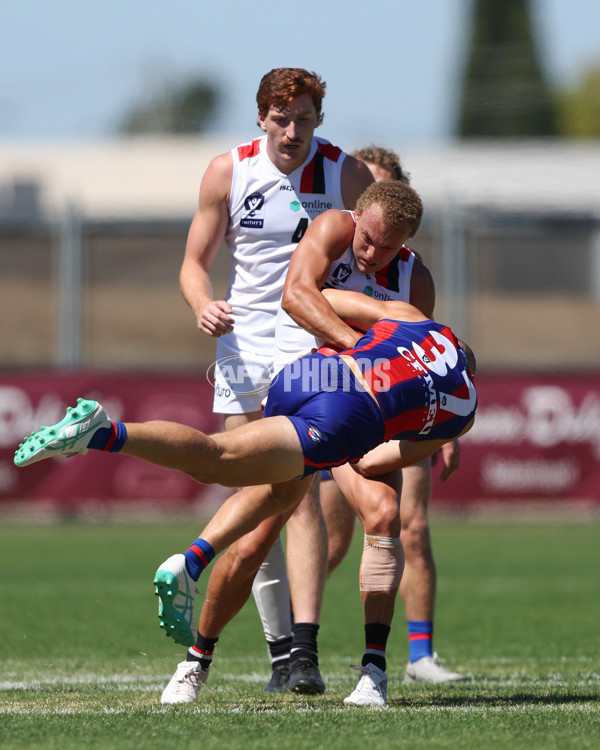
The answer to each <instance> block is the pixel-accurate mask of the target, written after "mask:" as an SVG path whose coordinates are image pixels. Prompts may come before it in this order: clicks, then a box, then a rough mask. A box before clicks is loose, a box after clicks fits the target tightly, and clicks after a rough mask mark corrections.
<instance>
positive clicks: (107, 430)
mask: <svg viewBox="0 0 600 750" xmlns="http://www.w3.org/2000/svg"><path fill="white" fill-rule="evenodd" d="M126 440H127V428H126V427H125V425H124V424H123V422H111V423H110V427H100V429H99V430H96V432H95V433H94V434H93V435H92V439H91V440H90V442H89V443H88V448H91V449H92V450H96V451H108V452H109V453H118V452H119V451H120V450H121V448H122V447H123V446H124V445H125V441H126Z"/></svg>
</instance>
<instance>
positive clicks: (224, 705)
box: [0, 519, 600, 750]
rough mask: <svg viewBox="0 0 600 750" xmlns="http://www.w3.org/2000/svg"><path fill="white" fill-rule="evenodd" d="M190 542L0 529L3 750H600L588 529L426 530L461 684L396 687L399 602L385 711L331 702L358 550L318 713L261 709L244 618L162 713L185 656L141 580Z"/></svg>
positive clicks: (400, 661)
mask: <svg viewBox="0 0 600 750" xmlns="http://www.w3.org/2000/svg"><path fill="white" fill-rule="evenodd" d="M200 526H201V524H200V522H197V523H194V524H193V525H190V524H184V523H179V524H163V525H157V524H153V525H150V524H142V523H140V524H138V525H134V524H128V525H118V524H115V525H100V524H80V523H63V524H58V525H48V526H39V525H30V526H24V525H6V524H4V525H3V526H2V528H1V529H0V549H1V555H2V561H3V565H2V574H1V580H2V583H1V586H0V591H1V592H2V599H1V603H2V617H1V620H0V665H1V672H0V746H1V747H2V748H4V749H6V750H8V749H9V748H34V747H35V748H60V749H61V750H71V749H72V748H138V749H140V750H146V748H163V749H164V750H170V748H184V747H198V748H202V750H213V749H214V748H248V749H253V748H257V749H259V748H260V750H270V749H271V748H276V749H277V750H282V749H283V748H285V749H286V750H287V748H290V749H292V750H294V749H295V748H323V747H327V748H328V749H329V750H338V749H339V750H342V749H343V750H353V749H354V748H357V749H358V748H360V749H361V750H365V749H368V748H370V747H373V748H405V747H406V748H409V747H410V748H413V749H414V748H450V747H451V748H457V747H459V748H467V749H468V750H471V749H476V748H486V749H490V748H507V749H508V748H510V749H511V750H512V749H513V748H528V750H532V749H533V748H544V749H547V748H557V749H558V748H560V749H561V750H562V749H563V748H599V747H600V525H599V524H598V522H590V521H588V522H587V523H583V522H580V523H576V522H569V523H558V522H547V523H533V522H527V523H522V524H517V523H508V522H505V523H492V522H490V521H482V520H458V519H453V520H452V519H434V521H433V524H432V526H433V534H434V548H435V551H436V558H437V563H438V570H439V584H438V589H439V591H438V611H437V618H436V636H435V648H436V650H438V651H439V653H440V655H441V656H442V657H443V658H444V659H445V660H446V662H447V664H448V666H450V667H452V668H457V669H460V670H464V671H465V672H467V673H469V674H470V675H471V676H472V680H470V681H469V682H468V683H466V684H459V685H454V686H443V687H436V686H422V687H421V686H405V685H403V684H402V682H401V678H402V673H403V670H404V666H405V662H406V656H407V646H406V634H405V631H406V625H405V618H404V611H403V608H402V605H401V602H400V601H399V604H398V609H397V616H396V623H395V627H394V628H393V630H392V635H391V637H390V641H389V644H388V676H389V687H388V707H387V709H386V710H380V711H376V710H372V709H367V710H363V709H356V708H352V709H351V708H346V707H344V705H343V702H342V701H343V698H344V697H345V696H346V695H347V694H348V693H349V692H350V691H351V690H352V688H353V687H354V684H355V682H356V674H357V673H356V672H355V671H354V670H350V669H348V665H349V664H350V663H353V664H359V663H360V658H361V655H362V648H363V622H362V614H361V607H360V599H359V595H358V591H357V583H356V579H357V566H358V558H359V554H360V553H359V541H360V540H359V534H358V533H357V534H355V540H354V541H355V543H354V545H353V548H352V554H351V555H350V556H349V557H348V558H347V560H346V561H345V562H344V564H343V566H342V567H341V568H340V569H339V570H338V571H336V573H335V574H334V576H333V577H332V578H331V580H330V581H329V583H328V588H327V592H326V602H325V609H324V613H323V619H322V625H321V633H320V660H321V669H322V672H323V676H324V678H325V680H326V683H327V691H326V693H325V695H324V696H315V697H312V696H310V697H306V696H305V697H301V696H296V695H279V696H272V695H267V694H265V693H263V691H262V688H263V685H264V684H265V682H266V680H267V679H268V674H269V667H268V663H267V659H266V648H265V645H264V642H263V639H262V634H261V632H260V626H259V622H258V616H257V614H256V610H255V608H254V604H253V603H252V602H250V603H249V604H248V605H247V606H246V607H245V608H244V610H243V611H242V613H241V614H240V615H239V616H238V618H236V620H235V621H234V622H233V623H232V624H231V625H230V626H229V628H228V629H227V630H226V631H225V633H224V634H223V635H222V637H221V640H220V641H219V645H218V647H217V651H216V656H215V661H214V664H213V667H212V668H211V676H210V678H209V682H208V683H207V685H206V687H205V689H204V690H203V692H202V693H201V696H200V701H199V703H198V704H196V705H192V706H161V705H160V703H159V696H160V692H161V690H162V688H163V687H164V685H165V684H166V682H167V681H168V679H169V677H170V676H171V674H172V672H173V671H174V668H175V665H176V663H177V662H178V661H179V660H180V659H181V658H182V657H183V655H184V654H183V650H182V649H181V648H180V647H177V646H174V645H173V644H172V642H171V641H169V640H168V639H166V638H165V637H164V636H163V635H162V634H161V632H160V630H159V628H158V619H157V617H156V606H157V600H156V598H155V597H154V596H153V588H152V584H151V581H152V576H153V574H154V570H155V569H156V567H157V566H158V564H159V563H161V562H162V560H163V559H164V558H166V557H167V556H168V555H169V554H171V553H172V552H175V551H180V550H183V549H184V548H185V546H187V543H188V542H190V541H191V540H192V539H193V538H194V536H195V532H196V531H197V530H199V528H200ZM200 583H201V584H202V579H201V581H200ZM201 588H202V586H201Z"/></svg>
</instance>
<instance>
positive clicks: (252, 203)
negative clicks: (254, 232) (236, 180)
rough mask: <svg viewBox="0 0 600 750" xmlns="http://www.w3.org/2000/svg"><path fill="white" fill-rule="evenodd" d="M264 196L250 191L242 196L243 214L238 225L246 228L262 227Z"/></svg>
mask: <svg viewBox="0 0 600 750" xmlns="http://www.w3.org/2000/svg"><path fill="white" fill-rule="evenodd" d="M264 205H265V196H264V195H262V194H261V193H251V194H250V195H247V196H246V197H245V198H244V211H245V213H244V215H243V216H242V218H241V220H240V226H242V227H246V228H248V229H262V228H263V225H264V219H265V217H264V210H263V209H264Z"/></svg>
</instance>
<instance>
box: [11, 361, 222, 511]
mask: <svg viewBox="0 0 600 750" xmlns="http://www.w3.org/2000/svg"><path fill="white" fill-rule="evenodd" d="M78 396H84V397H86V398H93V399H95V400H97V401H100V402H101V403H102V405H103V406H104V407H105V409H106V411H107V413H108V414H109V415H110V416H111V417H112V418H113V419H115V420H118V421H130V422H143V421H147V420H150V419H168V420H173V421H176V422H183V423H184V424H189V425H191V426H193V427H196V428H198V429H200V430H203V431H204V432H208V433H211V432H216V431H218V430H219V429H220V421H219V419H218V418H217V417H215V415H214V414H213V413H212V401H213V389H212V386H211V385H210V384H209V383H208V381H207V380H206V378H205V377H204V375H203V374H198V375H197V376H192V375H190V376H169V375H156V376H149V375H146V374H143V375H140V374H118V373H105V372H97V371H94V372H77V373H73V374H57V373H50V372H44V373H36V374H29V373H28V374H15V375H14V376H13V375H6V374H4V375H0V501H2V500H5V501H11V500H55V501H58V502H59V503H64V504H67V505H69V506H73V505H75V504H77V503H81V502H84V501H92V500H94V501H96V500H99V501H102V500H105V501H106V500H128V501H139V502H145V503H146V502H147V501H160V502H163V501H167V502H173V503H186V502H188V503H189V502H192V501H196V500H198V499H201V498H202V496H203V495H204V494H205V493H206V489H207V488H206V487H205V486H203V485H200V484H198V483H197V482H194V480H192V479H191V478H190V477H188V476H186V475H185V474H183V473H181V472H176V471H170V470H168V469H164V468H162V467H159V466H153V465H152V464H148V463H146V462H144V461H139V460H137V459H135V458H132V457H130V456H119V455H118V454H100V453H96V452H95V451H90V453H89V454H88V455H87V456H86V457H85V459H83V458H81V457H79V456H74V457H66V456H57V457H56V458H51V459H48V460H46V461H40V462H39V463H36V464H32V465H31V466H28V467H25V468H21V469H17V468H16V467H15V466H14V464H13V455H14V450H15V448H16V446H17V445H18V443H19V442H21V440H22V439H23V436H24V435H26V434H29V433H30V432H31V430H33V429H37V428H38V427H39V426H40V425H49V424H53V423H54V422H56V421H58V420H60V419H62V417H63V416H64V412H65V408H66V407H67V406H69V405H74V404H75V402H76V399H77V397H78Z"/></svg>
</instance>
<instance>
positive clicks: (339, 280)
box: [331, 263, 352, 286]
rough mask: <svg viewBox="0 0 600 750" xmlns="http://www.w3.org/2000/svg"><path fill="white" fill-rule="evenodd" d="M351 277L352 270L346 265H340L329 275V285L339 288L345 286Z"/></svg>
mask: <svg viewBox="0 0 600 750" xmlns="http://www.w3.org/2000/svg"><path fill="white" fill-rule="evenodd" d="M350 276H352V268H351V266H349V265H348V264H347V263H340V264H339V265H337V266H336V267H335V268H334V269H333V273H332V274H331V283H332V284H333V285H334V286H341V285H342V284H345V283H346V282H347V281H348V279H349V278H350Z"/></svg>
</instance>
